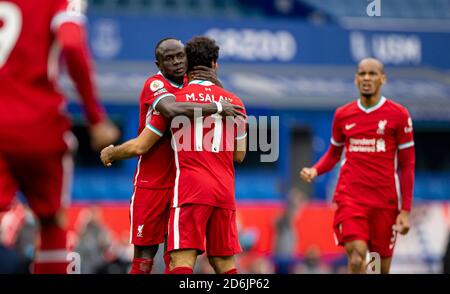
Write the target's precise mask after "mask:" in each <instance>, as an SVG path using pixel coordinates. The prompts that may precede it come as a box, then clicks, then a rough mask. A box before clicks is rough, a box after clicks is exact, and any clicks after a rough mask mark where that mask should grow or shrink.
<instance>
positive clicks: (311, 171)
mask: <svg viewBox="0 0 450 294" xmlns="http://www.w3.org/2000/svg"><path fill="white" fill-rule="evenodd" d="M316 177H317V170H316V169H315V168H313V167H304V168H303V169H302V170H301V171H300V178H301V179H302V180H303V181H305V182H307V183H311V182H312V181H313V180H314V179H315V178H316Z"/></svg>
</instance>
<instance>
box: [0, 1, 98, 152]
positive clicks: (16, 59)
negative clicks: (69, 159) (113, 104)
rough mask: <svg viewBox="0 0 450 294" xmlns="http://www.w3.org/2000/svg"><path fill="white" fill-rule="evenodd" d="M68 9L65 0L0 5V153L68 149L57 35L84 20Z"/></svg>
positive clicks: (78, 14)
mask: <svg viewBox="0 0 450 294" xmlns="http://www.w3.org/2000/svg"><path fill="white" fill-rule="evenodd" d="M73 8H74V7H72V6H71V4H70V3H69V2H68V1H67V0H40V1H29V0H9V1H0V23H1V25H0V34H1V41H0V43H1V45H0V105H1V106H0V138H1V139H0V150H7V151H11V152H21V151H22V152H25V151H32V152H36V151H38V150H43V151H52V150H65V149H66V148H67V142H66V141H65V140H64V138H65V134H67V131H69V130H70V121H69V119H68V117H67V115H66V110H65V106H66V102H65V99H64V97H63V95H62V94H61V93H60V92H59V90H58V88H57V84H56V80H57V73H58V59H59V55H60V54H59V53H60V51H61V49H60V47H59V45H58V42H57V41H56V31H57V29H58V28H59V26H60V25H61V24H63V23H66V22H72V23H78V24H82V23H84V22H85V16H84V15H83V14H81V12H77V11H75V10H74V9H73ZM97 115H100V114H97Z"/></svg>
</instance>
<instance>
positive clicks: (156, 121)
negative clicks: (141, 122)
mask: <svg viewBox="0 0 450 294" xmlns="http://www.w3.org/2000/svg"><path fill="white" fill-rule="evenodd" d="M145 127H146V128H148V129H149V130H151V131H153V132H154V133H156V134H157V135H159V136H161V137H162V136H163V135H164V132H165V131H166V130H167V129H168V128H169V127H170V121H169V119H167V118H166V117H164V116H163V115H161V114H160V113H159V112H157V111H156V110H152V109H149V114H148V115H147V121H146V125H145Z"/></svg>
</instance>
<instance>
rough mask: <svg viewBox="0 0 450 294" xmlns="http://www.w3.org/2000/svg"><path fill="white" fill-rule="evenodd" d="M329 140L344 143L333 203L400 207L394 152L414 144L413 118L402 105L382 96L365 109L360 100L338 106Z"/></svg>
mask: <svg viewBox="0 0 450 294" xmlns="http://www.w3.org/2000/svg"><path fill="white" fill-rule="evenodd" d="M331 143H332V144H333V145H335V146H344V145H345V158H344V160H343V161H342V166H341V170H340V174H339V180H338V183H337V187H336V192H335V195H334V200H335V201H336V202H345V201H356V202H358V203H362V204H365V205H368V206H375V207H380V208H387V209H391V208H392V209H398V208H399V207H400V205H401V193H400V184H399V179H398V175H397V151H398V150H399V149H405V148H409V147H412V146H414V139H413V127H412V120H411V117H410V115H409V113H408V110H407V109H406V108H405V107H403V106H401V105H400V104H398V103H395V102H393V101H392V100H389V99H386V98H385V97H381V99H380V101H379V102H378V104H377V105H375V106H373V107H371V108H368V109H366V108H364V107H363V106H362V104H361V102H360V100H359V99H358V100H357V101H354V102H351V103H348V104H346V105H344V106H342V107H339V108H338V109H337V110H336V113H335V116H334V120H333V135H332V138H331Z"/></svg>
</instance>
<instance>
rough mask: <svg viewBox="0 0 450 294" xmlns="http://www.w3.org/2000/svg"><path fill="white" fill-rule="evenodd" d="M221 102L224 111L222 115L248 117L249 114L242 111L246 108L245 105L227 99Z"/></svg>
mask: <svg viewBox="0 0 450 294" xmlns="http://www.w3.org/2000/svg"><path fill="white" fill-rule="evenodd" d="M220 104H222V112H221V113H220V115H222V116H232V117H238V116H240V117H242V118H246V117H247V116H246V115H245V114H244V113H243V112H242V110H244V107H242V106H239V105H233V104H231V103H230V102H228V101H226V100H222V101H220Z"/></svg>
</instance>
